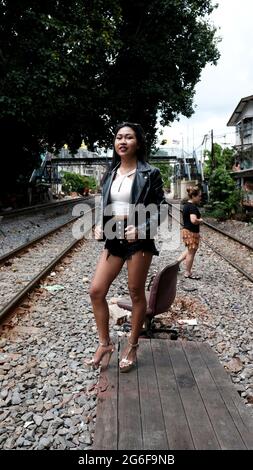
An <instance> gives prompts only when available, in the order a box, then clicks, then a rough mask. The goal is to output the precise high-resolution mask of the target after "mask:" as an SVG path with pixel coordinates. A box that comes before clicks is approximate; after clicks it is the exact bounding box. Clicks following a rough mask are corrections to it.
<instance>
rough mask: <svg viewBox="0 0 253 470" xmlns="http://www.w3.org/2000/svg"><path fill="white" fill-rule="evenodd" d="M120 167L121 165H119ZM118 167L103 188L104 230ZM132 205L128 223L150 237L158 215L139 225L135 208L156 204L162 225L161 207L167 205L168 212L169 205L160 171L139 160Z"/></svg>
mask: <svg viewBox="0 0 253 470" xmlns="http://www.w3.org/2000/svg"><path fill="white" fill-rule="evenodd" d="M119 165H120V164H119ZM119 165H117V166H116V167H115V168H114V169H113V170H112V171H109V172H108V173H107V175H106V178H105V180H104V184H103V187H102V207H101V209H102V211H103V223H102V226H103V229H104V225H105V223H106V221H107V220H108V217H107V216H105V209H106V207H107V206H108V204H110V190H111V185H112V182H113V180H114V177H115V174H116V171H117V168H118V167H119ZM130 204H132V205H133V206H132V208H134V210H132V211H131V212H132V213H131V212H130V215H129V218H128V221H129V225H131V224H132V225H135V226H136V227H138V232H139V234H140V233H144V232H146V235H147V236H149V234H150V229H151V227H152V222H154V223H155V224H156V225H157V214H155V215H153V216H152V215H151V217H150V216H149V215H148V214H147V218H146V222H145V223H143V224H141V225H140V224H138V222H136V215H135V208H137V207H136V206H137V205H139V204H143V205H144V206H145V207H146V206H148V205H149V204H155V205H156V206H157V211H158V214H159V215H158V224H160V222H161V220H160V205H161V204H166V210H167V211H168V204H167V202H166V200H165V197H164V192H163V182H162V178H161V174H160V170H158V168H155V167H153V166H150V165H149V164H148V163H146V162H141V161H139V160H138V162H137V169H136V173H135V177H134V180H133V184H132V190H131V196H130Z"/></svg>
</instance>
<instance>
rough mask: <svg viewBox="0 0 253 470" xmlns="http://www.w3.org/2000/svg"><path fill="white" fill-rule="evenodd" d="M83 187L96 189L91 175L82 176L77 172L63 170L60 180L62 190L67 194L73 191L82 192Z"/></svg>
mask: <svg viewBox="0 0 253 470" xmlns="http://www.w3.org/2000/svg"><path fill="white" fill-rule="evenodd" d="M84 188H89V189H91V190H93V191H95V190H96V188H97V184H96V180H95V178H93V176H82V175H78V174H77V173H70V172H68V171H65V172H64V175H63V180H62V190H63V191H64V192H66V193H67V194H69V193H70V192H72V191H74V192H77V193H79V194H83V191H84Z"/></svg>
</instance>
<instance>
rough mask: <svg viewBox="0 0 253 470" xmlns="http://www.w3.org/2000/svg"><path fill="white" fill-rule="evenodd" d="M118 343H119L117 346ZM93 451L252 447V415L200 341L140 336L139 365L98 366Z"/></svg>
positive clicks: (114, 360)
mask: <svg viewBox="0 0 253 470" xmlns="http://www.w3.org/2000/svg"><path fill="white" fill-rule="evenodd" d="M119 348H120V344H119ZM98 387H99V394H98V406H97V420H96V429H95V437H94V444H93V449H101V450H105V449H108V450H114V449H120V450H167V449H170V450H182V449H183V450H187V449H198V450H209V449H212V450H214V449H238V450H239V449H253V418H252V415H251V414H250V413H249V410H248V409H247V407H246V405H245V404H244V403H243V401H242V399H241V398H240V397H239V396H238V393H237V392H236V389H235V386H234V385H233V383H232V382H231V379H230V377H229V375H228V374H227V372H226V371H225V369H224V368H223V366H222V365H221V364H220V362H219V361H218V358H217V356H216V355H215V353H214V352H213V351H212V349H211V348H210V347H209V346H208V345H206V344H204V343H196V342H192V341H187V342H183V341H181V340H177V341H171V340H167V339H151V340H150V339H141V340H140V347H139V349H138V365H137V367H136V368H135V369H133V370H132V371H130V372H128V373H124V374H122V373H119V370H118V351H115V352H114V354H113V356H112V359H111V362H110V366H109V368H108V369H107V370H101V374H100V380H99V385H98Z"/></svg>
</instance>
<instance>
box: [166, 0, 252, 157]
mask: <svg viewBox="0 0 253 470" xmlns="http://www.w3.org/2000/svg"><path fill="white" fill-rule="evenodd" d="M214 3H218V4H219V6H218V8H217V9H216V10H215V11H214V12H213V14H212V15H211V16H210V21H212V22H213V24H214V25H215V26H216V27H217V28H219V29H218V31H217V33H216V34H217V35H218V36H220V37H221V39H222V40H221V42H220V43H219V44H218V48H219V51H220V53H221V57H220V59H219V61H218V63H217V65H216V66H214V65H209V64H208V65H207V66H206V67H205V69H204V70H203V71H202V75H201V80H200V82H199V83H198V84H197V86H196V88H195V90H196V93H195V99H194V106H196V108H195V114H194V115H193V116H192V117H191V118H190V119H187V118H185V117H181V118H180V121H179V122H175V123H173V124H172V125H171V127H165V128H163V131H164V134H163V136H162V137H159V139H160V141H161V140H162V139H168V143H167V145H168V146H170V147H173V146H177V145H178V146H180V147H182V146H183V148H184V150H186V151H189V152H192V150H193V148H195V149H198V152H200V151H201V150H203V149H204V147H205V145H206V148H207V149H208V148H209V146H210V141H211V139H210V131H211V129H213V134H214V142H217V143H219V144H221V145H222V146H231V145H233V144H234V143H235V127H227V122H228V120H229V118H230V116H231V115H232V113H233V111H234V110H235V108H236V106H237V104H238V103H239V101H240V100H241V98H243V97H245V96H249V95H253V23H252V18H253V1H252V0H218V1H217V2H214ZM205 134H207V136H208V137H207V139H206V144H203V145H202V142H203V138H204V135H205ZM173 140H174V141H177V142H178V143H176V142H174V143H173ZM158 142H159V140H158Z"/></svg>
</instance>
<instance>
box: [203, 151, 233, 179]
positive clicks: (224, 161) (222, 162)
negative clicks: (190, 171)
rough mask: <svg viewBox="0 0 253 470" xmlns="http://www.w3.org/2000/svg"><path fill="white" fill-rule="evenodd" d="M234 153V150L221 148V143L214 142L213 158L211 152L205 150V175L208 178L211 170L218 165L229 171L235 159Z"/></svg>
mask: <svg viewBox="0 0 253 470" xmlns="http://www.w3.org/2000/svg"><path fill="white" fill-rule="evenodd" d="M234 155H235V151H234V150H233V149H231V148H228V147H226V148H224V149H223V148H222V147H221V145H219V144H216V143H214V145H213V158H212V155H211V152H210V151H209V150H206V154H205V156H206V157H207V160H206V161H205V168H204V173H205V177H206V178H207V179H209V178H210V176H211V174H212V172H213V170H214V169H215V168H219V167H222V168H224V169H226V170H228V171H231V170H232V166H233V164H234V160H235V157H234Z"/></svg>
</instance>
